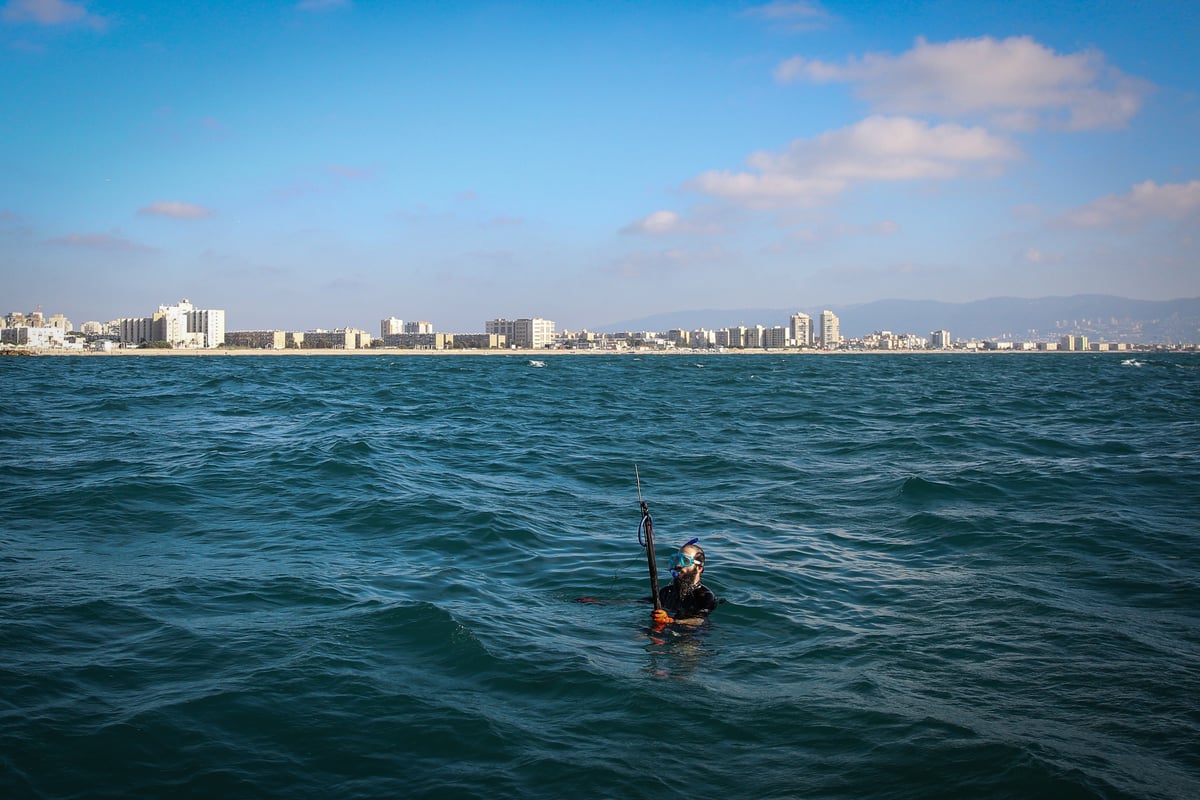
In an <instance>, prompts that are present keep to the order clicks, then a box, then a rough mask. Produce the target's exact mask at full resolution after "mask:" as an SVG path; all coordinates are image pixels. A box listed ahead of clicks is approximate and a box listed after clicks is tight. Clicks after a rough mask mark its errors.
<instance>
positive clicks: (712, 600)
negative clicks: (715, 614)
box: [651, 539, 717, 629]
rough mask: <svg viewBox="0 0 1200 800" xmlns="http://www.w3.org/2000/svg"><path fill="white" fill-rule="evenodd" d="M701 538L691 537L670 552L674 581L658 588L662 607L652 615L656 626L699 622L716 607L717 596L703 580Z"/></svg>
mask: <svg viewBox="0 0 1200 800" xmlns="http://www.w3.org/2000/svg"><path fill="white" fill-rule="evenodd" d="M699 541H700V540H699V539H691V540H689V541H688V543H687V544H685V545H684V546H683V547H681V548H679V551H678V552H675V553H672V554H671V561H670V564H671V577H672V578H673V580H672V581H671V583H670V584H669V585H667V586H664V587H663V588H662V589H660V590H659V591H658V601H659V605H661V606H662V608H657V609H655V610H654V614H653V616H652V617H651V619H652V620H653V622H654V625H655V627H657V628H660V629H661V627H662V626H665V625H670V624H672V623H679V624H681V625H688V626H696V625H699V624H700V623H702V622H704V620H705V619H707V618H708V615H709V614H710V613H711V612H712V610H713V609H714V608H716V607H717V596H716V595H715V594H713V593H712V590H711V589H709V588H708V587H707V586H705V585H704V584H703V583H701V582H700V579H701V577H702V576H703V575H704V550H702V549H701V547H700V545H699V544H697V542H699Z"/></svg>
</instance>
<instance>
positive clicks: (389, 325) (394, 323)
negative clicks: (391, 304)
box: [379, 317, 404, 339]
mask: <svg viewBox="0 0 1200 800" xmlns="http://www.w3.org/2000/svg"><path fill="white" fill-rule="evenodd" d="M393 333H404V320H402V319H396V318H395V317H388V318H387V319H384V320H380V321H379V338H381V339H386V338H387V337H388V336H391V335H392V334H393Z"/></svg>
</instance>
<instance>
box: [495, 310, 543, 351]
mask: <svg viewBox="0 0 1200 800" xmlns="http://www.w3.org/2000/svg"><path fill="white" fill-rule="evenodd" d="M484 332H485V333H493V334H497V335H499V336H504V337H505V338H506V339H507V340H508V343H509V345H511V346H512V347H521V348H526V349H535V350H537V349H542V348H545V347H549V346H550V345H551V344H552V343H553V342H554V322H553V321H551V320H548V319H541V318H540V317H527V318H523V319H511V320H510V319H503V318H500V319H491V320H488V321H487V322H485V323H484Z"/></svg>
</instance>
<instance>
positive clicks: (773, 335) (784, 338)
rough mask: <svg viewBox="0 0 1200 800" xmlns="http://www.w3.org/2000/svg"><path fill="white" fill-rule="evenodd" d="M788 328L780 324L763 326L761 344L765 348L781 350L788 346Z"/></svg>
mask: <svg viewBox="0 0 1200 800" xmlns="http://www.w3.org/2000/svg"><path fill="white" fill-rule="evenodd" d="M789 338H790V337H789V336H788V329H787V328H785V327H783V326H782V325H776V326H775V327H773V328H764V329H763V331H762V346H763V347H764V348H766V349H767V350H782V349H783V348H785V347H787V346H788V339H789Z"/></svg>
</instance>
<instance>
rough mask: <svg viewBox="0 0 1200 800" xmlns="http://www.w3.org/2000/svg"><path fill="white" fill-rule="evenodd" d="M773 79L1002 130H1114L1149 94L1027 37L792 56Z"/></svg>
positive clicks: (1104, 67)
mask: <svg viewBox="0 0 1200 800" xmlns="http://www.w3.org/2000/svg"><path fill="white" fill-rule="evenodd" d="M775 77H776V79H777V80H779V81H780V82H783V83H790V82H793V81H800V80H807V81H811V82H813V83H833V82H845V83H851V84H855V85H856V86H857V87H858V94H859V95H860V96H861V97H862V98H863V99H864V100H866V101H867V102H868V103H870V104H871V106H872V108H873V109H874V110H875V111H877V112H882V113H888V114H930V115H936V116H942V117H977V118H984V119H987V120H989V121H990V122H991V123H992V124H994V125H998V126H1003V127H1005V128H1008V129H1010V130H1032V129H1035V128H1042V127H1050V128H1065V129H1068V130H1085V129H1092V128H1116V127H1121V126H1123V125H1124V124H1125V123H1126V122H1127V121H1128V120H1129V119H1130V118H1131V117H1133V116H1134V115H1135V114H1136V113H1137V112H1138V110H1139V109H1140V108H1141V105H1142V100H1143V99H1144V97H1145V96H1146V94H1148V93H1149V91H1150V88H1151V87H1150V84H1148V83H1147V82H1145V81H1142V80H1140V79H1137V78H1132V77H1130V76H1127V75H1125V74H1123V73H1122V72H1120V70H1118V69H1116V68H1115V67H1110V66H1108V64H1107V63H1106V61H1105V59H1104V56H1103V55H1102V54H1101V53H1099V52H1096V51H1085V52H1081V53H1073V54H1069V55H1060V54H1058V53H1055V52H1054V51H1053V50H1051V49H1049V48H1047V47H1044V46H1043V45H1041V44H1038V43H1037V42H1035V41H1034V40H1033V39H1031V38H1030V37H1028V36H1019V37H1018V36H1014V37H1010V38H1008V39H1002V40H1000V39H993V38H991V37H982V38H979V39H958V40H955V41H951V42H946V43H944V44H931V43H929V42H927V41H925V40H924V39H918V40H917V42H916V44H915V46H914V47H913V49H911V50H909V51H908V52H906V53H902V54H901V55H899V56H893V55H890V54H884V53H869V54H867V55H865V56H862V57H861V58H851V59H849V60H848V61H847V62H846V63H845V64H833V63H829V62H825V61H813V60H808V59H805V58H802V57H800V56H797V57H795V58H792V59H789V60H787V61H785V62H783V63H782V64H780V65H779V66H778V67H777V68H776V70H775Z"/></svg>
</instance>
